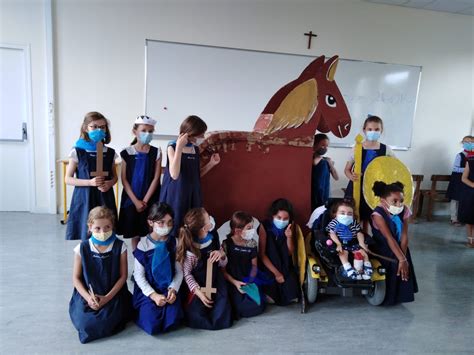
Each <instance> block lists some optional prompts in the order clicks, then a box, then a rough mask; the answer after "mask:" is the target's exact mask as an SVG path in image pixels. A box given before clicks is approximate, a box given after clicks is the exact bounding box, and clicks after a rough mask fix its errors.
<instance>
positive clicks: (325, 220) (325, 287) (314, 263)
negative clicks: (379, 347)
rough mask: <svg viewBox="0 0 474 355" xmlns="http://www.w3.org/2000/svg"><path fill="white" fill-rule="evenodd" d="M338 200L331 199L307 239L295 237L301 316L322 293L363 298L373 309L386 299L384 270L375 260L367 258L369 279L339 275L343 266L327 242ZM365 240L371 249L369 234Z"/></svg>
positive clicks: (334, 250)
mask: <svg viewBox="0 0 474 355" xmlns="http://www.w3.org/2000/svg"><path fill="white" fill-rule="evenodd" d="M340 200H341V199H331V200H330V201H329V202H328V204H327V205H326V209H325V210H324V212H322V213H321V214H320V215H319V216H318V217H317V218H316V219H315V220H314V222H313V224H312V228H311V232H309V233H308V234H307V235H306V236H303V235H302V234H300V235H298V239H297V256H298V269H299V270H298V271H299V281H300V286H301V289H302V292H303V296H304V297H302V298H303V300H302V304H301V306H302V312H303V313H304V312H305V311H306V301H307V303H309V304H311V303H315V302H316V301H317V299H318V296H319V295H322V294H328V295H342V296H346V297H352V296H364V297H365V298H366V300H367V301H368V303H369V304H371V305H374V306H379V305H380V304H382V302H383V301H384V299H385V268H384V267H383V266H382V265H381V263H380V261H379V260H377V258H374V257H370V262H371V263H372V268H373V274H372V277H371V279H370V280H357V281H356V280H350V279H347V278H345V277H343V276H342V275H341V272H340V271H341V268H342V265H341V262H340V260H339V256H338V253H337V251H336V247H335V245H332V246H328V244H327V243H326V242H327V241H328V240H330V237H329V234H328V232H326V226H327V225H328V224H329V222H330V221H331V212H330V211H331V206H332V204H333V203H336V202H337V201H340ZM365 239H366V244H367V245H368V246H369V249H370V246H371V245H374V243H375V241H374V240H373V239H372V237H370V236H368V235H366V236H365ZM329 244H331V243H329ZM350 257H351V258H352V253H350ZM351 262H352V260H351Z"/></svg>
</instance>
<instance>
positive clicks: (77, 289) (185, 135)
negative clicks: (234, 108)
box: [66, 112, 474, 342]
mask: <svg viewBox="0 0 474 355" xmlns="http://www.w3.org/2000/svg"><path fill="white" fill-rule="evenodd" d="M155 124H156V121H154V120H153V119H151V118H149V117H147V116H140V117H138V118H137V119H136V121H135V124H134V126H133V129H132V132H133V134H134V136H135V138H134V140H133V142H132V143H131V145H130V146H129V147H127V148H126V149H124V150H123V151H122V152H121V154H120V155H121V157H122V169H121V179H122V184H123V194H122V199H121V205H120V213H119V215H118V219H117V210H116V207H115V200H114V195H113V191H112V186H113V185H114V184H115V183H116V182H117V174H116V167H115V160H116V158H117V155H116V153H115V151H114V150H113V149H112V148H110V147H107V146H104V148H103V171H105V172H107V174H106V176H95V177H94V175H97V174H93V172H95V171H96V170H97V167H96V162H97V159H96V158H97V151H96V143H97V142H103V143H105V144H107V143H109V142H110V139H111V136H110V130H109V127H108V121H107V119H106V118H105V117H104V116H103V115H101V114H100V113H98V112H91V113H88V114H87V115H86V116H85V119H84V122H83V124H82V126H81V133H80V138H79V140H78V141H77V142H76V144H75V147H74V149H73V150H72V151H71V154H70V159H69V165H68V170H67V172H66V183H67V184H70V185H74V186H75V189H74V193H73V197H72V201H71V207H70V211H69V218H68V223H67V232H66V237H67V239H81V240H82V242H81V244H80V245H79V246H77V247H76V248H75V262H74V277H73V279H74V293H73V296H72V298H71V301H70V315H71V320H72V322H73V324H74V326H75V327H76V328H77V329H78V331H79V339H80V341H81V342H88V341H91V340H94V339H98V338H102V337H105V336H108V335H111V334H114V333H116V332H118V331H119V330H120V329H122V328H123V327H124V325H125V324H126V322H128V321H129V320H131V319H132V318H133V319H135V321H136V323H137V325H138V326H139V327H141V328H142V329H143V330H144V331H146V332H147V333H149V334H158V333H162V332H166V331H170V330H172V329H174V328H176V327H177V326H179V325H180V324H182V323H185V324H187V325H188V326H190V327H193V328H201V329H223V328H227V327H230V326H231V324H232V322H233V320H236V319H239V318H241V317H251V316H255V315H257V314H260V313H262V312H263V311H264V308H265V304H266V303H275V304H277V305H288V304H290V303H292V302H294V301H296V300H297V299H298V298H299V297H300V296H301V295H300V293H299V285H298V282H297V276H296V269H295V266H294V264H293V260H292V256H293V254H294V251H295V245H296V243H295V239H296V237H295V236H296V233H297V228H298V226H296V224H295V223H294V211H293V208H292V205H291V203H290V202H289V201H287V200H285V199H277V200H275V201H274V202H273V203H272V205H271V206H270V209H269V213H268V220H266V221H263V222H262V223H261V224H260V225H259V224H258V222H257V221H256V220H255V219H253V218H252V216H250V215H248V214H247V213H245V212H242V211H238V212H235V213H234V214H233V215H232V216H231V218H230V232H229V233H228V235H227V236H226V239H225V240H224V241H223V242H222V243H221V241H220V240H219V237H218V235H217V232H216V228H215V227H216V226H215V222H214V220H213V218H212V216H211V215H210V214H209V213H208V211H206V210H205V209H204V208H202V197H201V186H200V177H201V176H203V175H204V174H206V173H207V172H209V171H210V170H211V169H212V168H213V167H214V166H216V165H217V164H219V162H220V157H219V154H217V153H215V154H213V155H212V157H211V159H210V161H209V162H208V163H207V164H206V165H204V166H201V164H200V161H199V148H198V147H199V145H200V144H201V143H202V141H203V140H204V133H205V132H206V130H207V126H206V124H205V122H204V121H203V120H202V119H200V118H199V117H197V116H189V117H188V118H186V119H185V120H184V121H183V123H182V124H181V126H180V132H179V137H178V139H177V140H176V141H173V142H170V144H169V145H168V147H167V165H166V168H165V171H164V178H163V183H162V185H161V184H160V176H161V159H162V152H161V150H160V149H159V148H155V147H153V146H151V145H150V142H151V140H152V134H153V132H154V126H155ZM382 129H383V124H382V121H381V120H380V118H378V117H369V118H368V119H367V120H366V122H365V123H364V133H365V134H366V138H367V139H366V141H365V142H364V144H363V148H364V149H363V159H364V162H363V171H364V170H365V167H367V165H368V163H369V162H370V161H371V160H372V159H374V158H375V157H376V156H379V155H387V154H388V155H390V154H392V153H391V151H390V149H389V148H388V147H387V146H385V145H383V144H381V143H379V142H378V138H379V136H380V133H381V132H382ZM328 144H329V140H328V138H327V136H325V135H316V136H315V153H314V162H313V164H314V166H313V190H312V198H313V197H314V200H312V201H313V202H314V205H320V204H324V203H326V202H327V199H328V197H329V176H328V175H329V174H332V176H333V177H334V178H337V177H338V175H337V172H336V170H335V168H334V163H333V162H332V161H331V159H329V158H325V157H323V156H324V155H325V153H326V150H327V146H328ZM352 165H353V159H352V160H351V161H349V162H348V164H347V166H346V171H345V173H346V176H348V178H349V179H350V180H351V181H354V180H355V179H358V178H362V176H360V177H359V176H357V175H356V174H354V173H353V172H352V170H351V168H352ZM472 168H473V169H472V171H474V167H472ZM99 175H101V174H99ZM323 181H324V183H323ZM471 181H474V179H472V180H471ZM314 187H318V188H314ZM350 188H351V186H349V188H348V190H350ZM374 192H375V193H376V195H378V196H380V198H381V202H380V206H379V207H377V208H376V209H375V210H374V211H370V209H369V210H368V211H367V213H366V214H361V220H362V223H364V224H367V223H371V225H372V230H373V232H374V238H375V239H378V240H379V242H380V243H378V248H379V250H378V252H379V253H381V254H384V255H387V256H388V257H390V258H396V259H397V260H398V262H397V263H395V264H393V263H392V264H391V265H387V270H388V275H387V278H388V279H389V280H390V281H389V284H388V286H387V297H386V304H395V303H398V302H409V301H413V299H414V297H413V294H414V293H415V292H416V291H417V285H416V279H415V276H414V272H413V266H412V263H411V259H410V254H409V250H408V234H407V228H408V223H407V218H408V217H409V215H410V211H409V208H408V207H406V206H404V205H403V186H400V185H399V184H392V185H385V184H383V183H378V184H376V186H374ZM348 193H349V192H348ZM313 195H314V196H313ZM316 195H317V196H316ZM366 208H368V206H366ZM351 215H354V211H353V209H352V206H351V205H350V204H346V205H344V204H341V205H340V206H338V208H337V209H336V210H335V211H334V214H333V217H334V223H332V224H330V226H329V229H328V232H329V233H330V236H331V238H332V240H334V242H335V246H336V248H337V249H338V252H339V253H340V257H341V261H342V263H343V268H344V271H345V276H346V277H349V278H354V277H355V278H356V279H358V278H359V277H360V278H364V279H370V276H371V273H372V266H371V264H370V261H369V259H368V256H367V254H366V250H367V246H366V245H364V244H363V241H362V240H359V238H360V235H359V233H360V232H361V228H360V227H359V226H358V224H357V223H356V222H355V221H354V220H353V218H350V217H351ZM116 222H117V223H116ZM115 233H116V234H118V235H123V237H124V238H132V240H131V244H132V248H133V255H134V257H135V260H134V290H133V296H132V295H130V293H129V291H128V289H127V287H126V280H127V250H126V247H125V244H124V243H123V241H121V240H120V239H118V238H117V237H116V234H115ZM358 237H359V238H358ZM354 238H355V240H352V239H354ZM349 245H350V248H349V247H348V246H349ZM356 250H359V251H361V252H362V253H363V255H364V263H363V267H362V269H360V270H354V268H352V266H351V265H350V263H349V262H348V252H349V251H351V252H354V251H356ZM208 265H209V268H212V273H209V271H208ZM210 275H212V282H211V281H210V280H207V279H208V278H209V277H210ZM183 279H184V281H185V282H184V283H182V280H183Z"/></svg>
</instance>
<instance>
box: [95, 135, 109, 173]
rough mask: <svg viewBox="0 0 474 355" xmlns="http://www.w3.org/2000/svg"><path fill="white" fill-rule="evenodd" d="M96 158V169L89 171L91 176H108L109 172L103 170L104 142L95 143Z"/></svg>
mask: <svg viewBox="0 0 474 355" xmlns="http://www.w3.org/2000/svg"><path fill="white" fill-rule="evenodd" d="M96 150H97V158H96V164H95V165H96V166H95V168H96V171H93V172H91V176H108V175H109V172H108V171H104V153H103V151H104V143H102V142H98V143H97V144H96Z"/></svg>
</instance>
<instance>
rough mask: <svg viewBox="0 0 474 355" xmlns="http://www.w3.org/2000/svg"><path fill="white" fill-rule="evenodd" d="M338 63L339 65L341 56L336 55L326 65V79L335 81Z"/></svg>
mask: <svg viewBox="0 0 474 355" xmlns="http://www.w3.org/2000/svg"><path fill="white" fill-rule="evenodd" d="M337 63H339V56H337V55H335V56H334V57H332V58H330V59H328V61H327V62H326V63H325V64H324V68H326V79H327V80H328V81H334V75H336V69H337Z"/></svg>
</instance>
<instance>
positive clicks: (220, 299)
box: [185, 235, 232, 330]
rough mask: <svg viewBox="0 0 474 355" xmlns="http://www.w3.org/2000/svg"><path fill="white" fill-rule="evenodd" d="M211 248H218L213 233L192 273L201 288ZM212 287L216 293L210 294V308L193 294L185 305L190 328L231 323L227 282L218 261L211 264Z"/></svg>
mask: <svg viewBox="0 0 474 355" xmlns="http://www.w3.org/2000/svg"><path fill="white" fill-rule="evenodd" d="M213 250H219V238H218V237H217V236H216V235H214V236H213V239H212V243H211V244H209V246H207V247H205V248H202V249H201V257H200V258H199V260H198V262H197V265H196V267H195V268H194V269H193V271H192V275H193V276H194V279H195V280H196V282H197V283H198V284H199V286H201V288H203V287H205V286H206V271H207V259H208V258H209V254H210V253H211V252H212V251H213ZM212 287H214V288H215V289H216V293H213V294H212V300H213V301H214V303H213V304H212V308H207V307H206V306H205V305H204V304H203V303H202V301H201V300H200V299H199V297H197V296H195V295H193V296H191V298H190V300H189V301H188V303H187V305H186V306H185V315H186V322H187V325H188V326H189V327H190V328H197V329H208V330H219V329H225V328H229V327H230V326H231V325H232V307H231V305H230V302H229V298H228V291H227V282H226V280H225V279H224V274H223V273H222V271H221V270H220V269H219V266H218V263H217V262H216V263H214V264H213V270H212Z"/></svg>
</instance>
